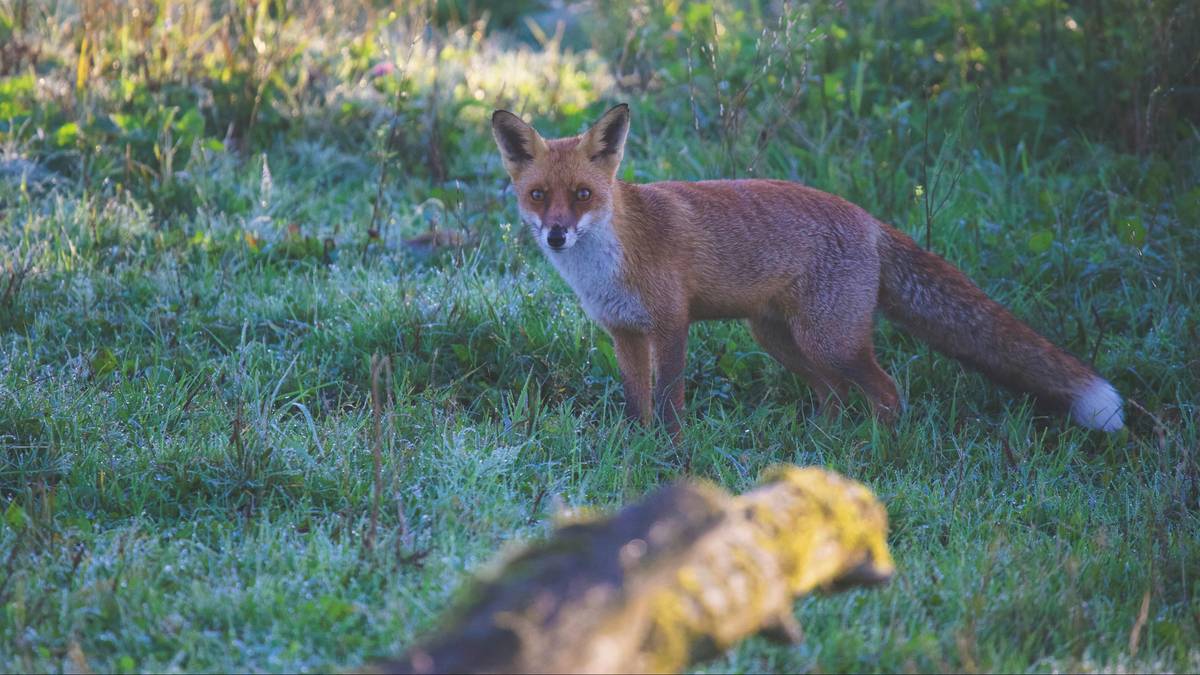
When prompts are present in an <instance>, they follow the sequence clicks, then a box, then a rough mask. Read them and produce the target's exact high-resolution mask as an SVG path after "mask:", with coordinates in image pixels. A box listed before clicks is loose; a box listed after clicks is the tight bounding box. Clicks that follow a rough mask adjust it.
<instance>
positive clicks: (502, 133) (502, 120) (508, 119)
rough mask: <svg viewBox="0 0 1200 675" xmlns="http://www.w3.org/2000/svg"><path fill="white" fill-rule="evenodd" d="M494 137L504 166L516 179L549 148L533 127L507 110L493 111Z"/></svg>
mask: <svg viewBox="0 0 1200 675" xmlns="http://www.w3.org/2000/svg"><path fill="white" fill-rule="evenodd" d="M492 137H493V138H495V139H496V146H497V147H499V148H500V157H501V158H502V159H503V160H504V168H505V169H506V170H508V175H509V176H511V177H512V178H513V179H514V180H516V178H517V176H518V175H519V174H520V173H521V171H523V170H524V169H525V168H526V167H528V166H529V165H530V164H531V163H532V162H533V160H534V159H535V158H537V157H540V156H542V154H544V153H545V152H546V151H547V149H548V148H547V147H546V141H545V140H543V139H542V137H541V136H539V135H538V132H537V131H535V130H534V128H533V127H531V126H529V125H528V124H526V123H525V122H524V121H523V120H522V119H521V118H520V117H517V116H516V115H514V114H512V113H510V112H508V111H507V110H497V111H496V112H494V113H492Z"/></svg>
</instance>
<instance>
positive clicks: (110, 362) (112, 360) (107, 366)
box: [92, 347, 121, 377]
mask: <svg viewBox="0 0 1200 675" xmlns="http://www.w3.org/2000/svg"><path fill="white" fill-rule="evenodd" d="M120 365H121V364H120V363H119V362H118V361H117V357H116V356H115V355H114V354H113V352H112V350H111V349H109V348H108V347H101V348H100V349H98V350H96V355H95V356H93V357H92V377H104V376H105V375H108V374H109V373H111V372H114V371H116V369H117V367H118V366H120Z"/></svg>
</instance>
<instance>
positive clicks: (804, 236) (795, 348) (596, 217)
mask: <svg viewBox="0 0 1200 675" xmlns="http://www.w3.org/2000/svg"><path fill="white" fill-rule="evenodd" d="M492 127H493V135H494V136H495V138H496V142H497V145H498V146H499V147H500V150H501V154H502V156H503V158H504V164H505V168H506V169H507V170H508V172H509V175H510V176H511V177H512V179H513V185H514V187H515V190H516V194H517V203H518V207H519V210H520V212H521V216H522V220H523V221H524V222H526V224H528V225H529V226H530V227H531V229H532V231H533V233H534V236H535V237H536V238H537V240H538V243H539V245H540V246H541V247H542V248H543V250H544V251H545V252H546V255H547V256H549V258H550V260H551V262H553V263H554V265H555V267H556V268H558V270H559V272H560V273H561V274H562V275H563V277H564V278H565V279H566V280H567V282H568V283H569V284H570V285H571V286H572V288H573V289H574V290H575V292H576V293H577V294H578V295H579V297H580V299H581V300H582V302H583V305H584V309H585V310H586V311H587V312H588V314H589V315H590V316H591V317H592V318H593V319H595V320H596V321H598V322H600V323H601V325H603V326H604V328H605V329H606V330H607V331H608V332H609V333H610V334H611V335H612V336H613V340H614V343H615V346H616V353H617V359H618V362H619V363H620V367H621V376H622V379H623V381H624V388H625V396H626V402H627V411H628V414H629V415H630V416H631V417H633V418H637V419H640V420H642V421H644V422H648V421H649V419H650V415H651V414H652V412H653V413H656V414H657V415H658V417H659V418H660V419H662V420H663V421H664V423H665V424H666V425H667V427H668V428H669V429H670V430H672V431H673V432H674V431H677V430H678V429H679V424H680V417H681V414H682V410H683V373H684V360H685V356H686V352H687V331H688V325H689V324H691V323H692V322H693V321H700V320H706V319H747V320H748V321H749V324H750V329H751V332H752V334H753V335H754V338H755V339H756V340H758V342H759V343H760V344H761V345H762V346H763V348H764V349H765V350H766V351H767V352H768V353H769V354H771V356H773V357H774V358H775V359H777V360H778V361H779V362H780V363H782V364H783V365H784V366H786V367H787V368H788V369H790V370H792V371H793V372H795V373H796V374H798V375H800V376H801V377H803V378H804V379H805V380H806V381H808V382H809V383H810V384H811V385H812V386H813V388H814V389H815V390H816V392H817V393H818V395H819V396H820V397H821V398H822V400H823V407H824V408H825V409H826V410H835V409H837V407H838V406H840V405H841V403H842V401H844V399H845V396H846V393H847V390H848V387H849V385H855V386H857V387H859V388H860V389H861V390H862V391H863V393H864V394H865V395H866V397H867V399H868V400H869V401H870V403H871V406H872V409H873V410H874V412H875V413H876V415H878V416H879V417H880V418H881V419H883V420H885V421H888V422H890V421H892V420H894V419H895V416H896V415H897V414H898V412H899V408H900V400H899V397H898V395H897V393H896V387H895V385H894V384H893V382H892V379H891V378H890V377H889V376H888V375H887V373H885V372H884V371H883V369H882V368H880V366H879V364H878V362H877V361H876V359H875V353H874V345H873V344H872V336H871V333H872V325H873V317H874V314H875V311H876V310H877V309H878V310H882V311H883V313H884V314H885V315H887V316H888V317H889V318H891V319H893V320H894V321H895V322H896V323H897V324H899V325H900V326H902V327H904V328H905V329H907V330H909V331H910V332H912V333H913V334H915V335H917V336H918V337H921V338H922V339H925V340H926V341H928V342H930V343H931V344H932V345H933V346H934V347H936V348H938V349H939V350H941V351H943V352H945V353H947V354H949V355H951V356H954V357H955V358H958V359H960V360H962V361H964V362H965V363H967V364H968V365H970V366H972V367H975V368H977V369H979V370H981V371H982V372H983V373H984V374H986V375H988V376H989V377H991V378H992V379H994V380H996V381H997V382H999V383H1001V384H1003V385H1006V386H1008V387H1011V388H1013V389H1017V390H1019V391H1025V392H1029V393H1032V394H1034V395H1036V396H1037V397H1038V398H1039V400H1040V401H1041V402H1042V403H1044V404H1046V405H1047V406H1048V407H1050V408H1052V409H1056V410H1066V409H1070V411H1071V413H1072V415H1073V416H1074V417H1075V418H1076V420H1077V421H1079V422H1080V423H1081V424H1083V425H1085V426H1089V427H1092V428H1099V429H1104V430H1109V431H1111V430H1115V429H1118V428H1120V426H1121V423H1122V420H1121V410H1120V398H1119V397H1118V396H1117V395H1116V392H1115V391H1114V390H1112V388H1111V386H1109V385H1108V383H1107V382H1105V381H1104V380H1103V379H1101V378H1100V377H1099V376H1098V375H1096V373H1095V372H1093V371H1092V369H1091V368H1089V367H1088V366H1086V365H1084V364H1083V363H1082V362H1081V361H1079V360H1078V359H1076V358H1075V357H1073V356H1071V355H1069V354H1067V353H1066V352H1064V351H1063V350H1061V349H1059V348H1058V347H1055V346H1054V345H1053V344H1051V343H1050V342H1049V341H1047V340H1046V339H1045V338H1043V337H1042V336H1040V335H1038V334H1037V333H1036V332H1035V331H1034V330H1033V329H1031V328H1029V327H1028V326H1027V325H1025V324H1024V323H1022V322H1021V321H1019V320H1018V319H1017V318H1016V317H1014V316H1013V315H1012V314H1010V313H1009V312H1008V311H1007V310H1005V309H1004V308H1003V307H1001V306H1000V305H999V304H997V303H996V302H994V301H992V300H991V299H989V298H988V297H987V296H986V295H985V294H984V293H983V292H982V291H981V290H979V288H977V287H976V286H975V285H974V284H972V283H971V281H970V280H969V279H967V277H966V276H965V275H963V273H962V272H960V271H958V270H957V269H956V268H954V267H953V266H952V265H951V264H950V263H948V262H946V261H945V260H944V259H942V258H941V257H939V256H937V255H934V254H932V253H929V252H928V251H924V250H922V249H920V248H919V247H917V245H916V244H915V243H913V241H912V239H910V238H909V237H908V236H906V235H905V234H903V233H901V232H899V231H898V230H896V229H894V228H893V227H891V226H889V225H886V224H883V223H880V222H879V221H878V220H876V219H875V218H874V217H872V216H871V215H870V214H869V213H867V212H866V211H865V210H863V209H862V208H860V207H858V206H855V205H854V204H851V203H850V202H847V201H845V200H844V199H841V198H840V197H836V196H834V195H831V194H827V193H824V192H821V191H819V190H815V189H813V188H809V187H805V186H803V185H799V184H796V183H791V182H786V181H778V180H717V181H701V182H690V183H687V182H674V181H669V182H661V183H650V184H643V185H633V184H629V183H625V182H622V181H619V180H616V172H617V168H618V167H619V165H620V161H621V157H622V155H623V152H624V144H625V136H626V134H627V131H628V128H629V109H628V107H627V106H624V105H621V106H617V107H615V108H613V109H612V110H610V111H608V113H606V114H605V115H604V117H603V118H601V119H600V121H598V122H597V123H596V124H595V125H594V126H593V127H592V128H591V129H589V130H588V131H587V132H585V133H584V134H582V135H580V136H576V137H571V138H565V139H554V140H546V139H543V138H542V137H541V136H540V135H538V133H537V132H536V131H535V130H534V129H533V128H532V127H530V126H529V125H527V124H525V123H524V122H523V121H521V120H520V119H519V118H518V117H516V116H515V115H512V114H511V113H507V112H504V111H497V112H496V114H495V115H494V116H493V118H492Z"/></svg>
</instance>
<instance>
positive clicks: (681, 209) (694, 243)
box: [618, 179, 879, 316]
mask: <svg viewBox="0 0 1200 675" xmlns="http://www.w3.org/2000/svg"><path fill="white" fill-rule="evenodd" d="M622 188H623V190H632V191H634V192H635V193H636V194H637V197H636V199H625V200H622V201H623V202H624V205H626V206H627V208H625V209H621V211H619V212H618V221H619V220H620V219H621V216H622V215H624V216H625V217H626V220H628V221H630V222H627V223H626V224H627V225H628V227H627V228H626V229H627V231H628V232H629V233H630V234H634V233H638V234H641V235H645V234H647V233H649V234H650V235H651V236H650V240H647V241H643V242H640V246H642V247H648V248H654V249H658V250H659V251H660V252H661V254H662V255H663V256H677V257H681V258H683V259H684V260H681V261H680V262H685V263H686V264H685V265H683V266H679V265H676V266H674V267H675V268H676V269H684V270H686V273H687V275H688V277H690V278H691V280H692V283H689V284H688V285H689V286H690V287H691V291H692V293H691V295H692V296H693V301H694V302H696V303H698V307H697V308H696V309H698V310H699V311H700V313H701V314H710V315H714V316H724V315H734V314H740V313H742V312H743V311H745V308H746V304H747V303H751V304H753V305H761V304H762V303H763V302H766V301H768V300H769V299H770V298H771V297H773V296H775V295H777V294H778V293H779V292H782V291H784V290H786V289H787V288H788V287H791V286H796V285H798V284H799V285H804V284H806V283H807V282H809V281H810V280H811V279H813V278H815V277H819V276H821V275H822V274H824V273H825V270H824V268H825V267H827V266H829V265H837V266H846V265H853V266H862V267H863V270H862V271H863V272H864V275H863V276H864V281H866V282H867V283H874V281H873V280H874V279H875V278H876V273H875V270H876V269H877V266H878V254H877V251H876V240H877V238H878V233H879V225H878V223H877V221H875V219H874V218H872V217H871V216H870V215H869V214H867V213H866V212H865V211H864V210H863V209H861V208H859V207H857V206H855V205H853V204H851V203H849V202H847V201H845V200H843V199H841V198H839V197H836V196H834V195H830V194H828V193H825V192H821V191H820V190H815V189H813V188H810V187H806V186H804V185H801V184H799V183H793V182H788V181H781V180H762V179H746V180H710V181H697V182H682V181H668V182H660V183H648V184H643V185H636V186H626V185H623V186H622ZM618 227H620V223H618ZM635 236H636V235H635Z"/></svg>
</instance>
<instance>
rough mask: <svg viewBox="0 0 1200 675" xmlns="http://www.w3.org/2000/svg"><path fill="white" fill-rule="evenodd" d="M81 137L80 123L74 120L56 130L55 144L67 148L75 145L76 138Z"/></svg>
mask: <svg viewBox="0 0 1200 675" xmlns="http://www.w3.org/2000/svg"><path fill="white" fill-rule="evenodd" d="M78 137H79V125H78V124H76V123H74V122H67V123H66V124H64V125H62V126H61V127H59V128H58V131H55V132H54V144H55V145H57V146H58V147H60V148H66V147H70V146H73V145H75V139H77V138H78Z"/></svg>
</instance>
